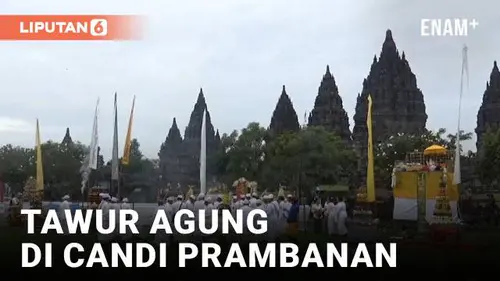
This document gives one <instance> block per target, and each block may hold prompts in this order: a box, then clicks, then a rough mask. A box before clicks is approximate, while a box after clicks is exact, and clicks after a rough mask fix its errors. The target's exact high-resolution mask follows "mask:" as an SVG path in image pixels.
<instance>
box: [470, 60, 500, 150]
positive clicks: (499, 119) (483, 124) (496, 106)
mask: <svg viewBox="0 0 500 281" xmlns="http://www.w3.org/2000/svg"><path fill="white" fill-rule="evenodd" d="M498 128H500V71H499V70H498V66H497V62H496V61H495V62H494V63H493V70H491V74H490V81H489V82H486V90H485V91H484V95H483V102H482V103H481V107H480V108H479V111H478V113H477V127H476V134H477V142H476V147H477V149H479V147H480V146H481V141H482V136H483V134H484V133H486V132H487V131H488V130H489V129H498Z"/></svg>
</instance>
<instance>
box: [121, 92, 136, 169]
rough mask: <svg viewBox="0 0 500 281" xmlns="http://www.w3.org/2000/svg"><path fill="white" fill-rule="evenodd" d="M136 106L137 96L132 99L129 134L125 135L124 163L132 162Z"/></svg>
mask: <svg viewBox="0 0 500 281" xmlns="http://www.w3.org/2000/svg"><path fill="white" fill-rule="evenodd" d="M134 107H135V96H134V99H133V100H132V109H131V110H130V117H129V119H128V129H127V136H126V137H125V147H124V148H123V157H122V164H123V165H128V163H129V162H130V147H131V143H132V123H133V120H134Z"/></svg>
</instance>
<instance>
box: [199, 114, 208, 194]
mask: <svg viewBox="0 0 500 281" xmlns="http://www.w3.org/2000/svg"><path fill="white" fill-rule="evenodd" d="M206 115H207V113H206V111H205V110H203V121H202V122H201V147H200V193H203V194H206V192H207V124H206V122H207V121H206Z"/></svg>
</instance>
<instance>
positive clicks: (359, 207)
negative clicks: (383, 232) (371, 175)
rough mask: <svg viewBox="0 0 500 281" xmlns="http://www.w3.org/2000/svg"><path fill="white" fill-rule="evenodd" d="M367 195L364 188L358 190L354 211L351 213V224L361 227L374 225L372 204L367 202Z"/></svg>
mask: <svg viewBox="0 0 500 281" xmlns="http://www.w3.org/2000/svg"><path fill="white" fill-rule="evenodd" d="M367 199H368V195H367V192H366V187H361V188H359V189H358V193H357V194H356V205H355V206H354V210H353V211H352V215H353V222H354V223H358V224H363V225H372V224H375V223H376V221H375V220H374V215H373V213H374V212H373V208H374V204H375V203H372V202H368V201H367Z"/></svg>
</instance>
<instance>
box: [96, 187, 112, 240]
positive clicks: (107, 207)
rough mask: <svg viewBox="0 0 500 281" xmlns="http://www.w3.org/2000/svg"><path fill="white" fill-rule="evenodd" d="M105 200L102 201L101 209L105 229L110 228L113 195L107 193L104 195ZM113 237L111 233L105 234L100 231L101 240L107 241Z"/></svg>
mask: <svg viewBox="0 0 500 281" xmlns="http://www.w3.org/2000/svg"><path fill="white" fill-rule="evenodd" d="M103 199H104V202H102V203H101V205H100V206H101V208H100V209H101V210H102V227H103V228H104V229H109V210H110V209H111V204H110V199H111V197H110V196H109V194H105V195H104V196H103ZM110 239H111V235H110V234H103V233H99V241H101V242H107V241H109V240H110Z"/></svg>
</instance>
